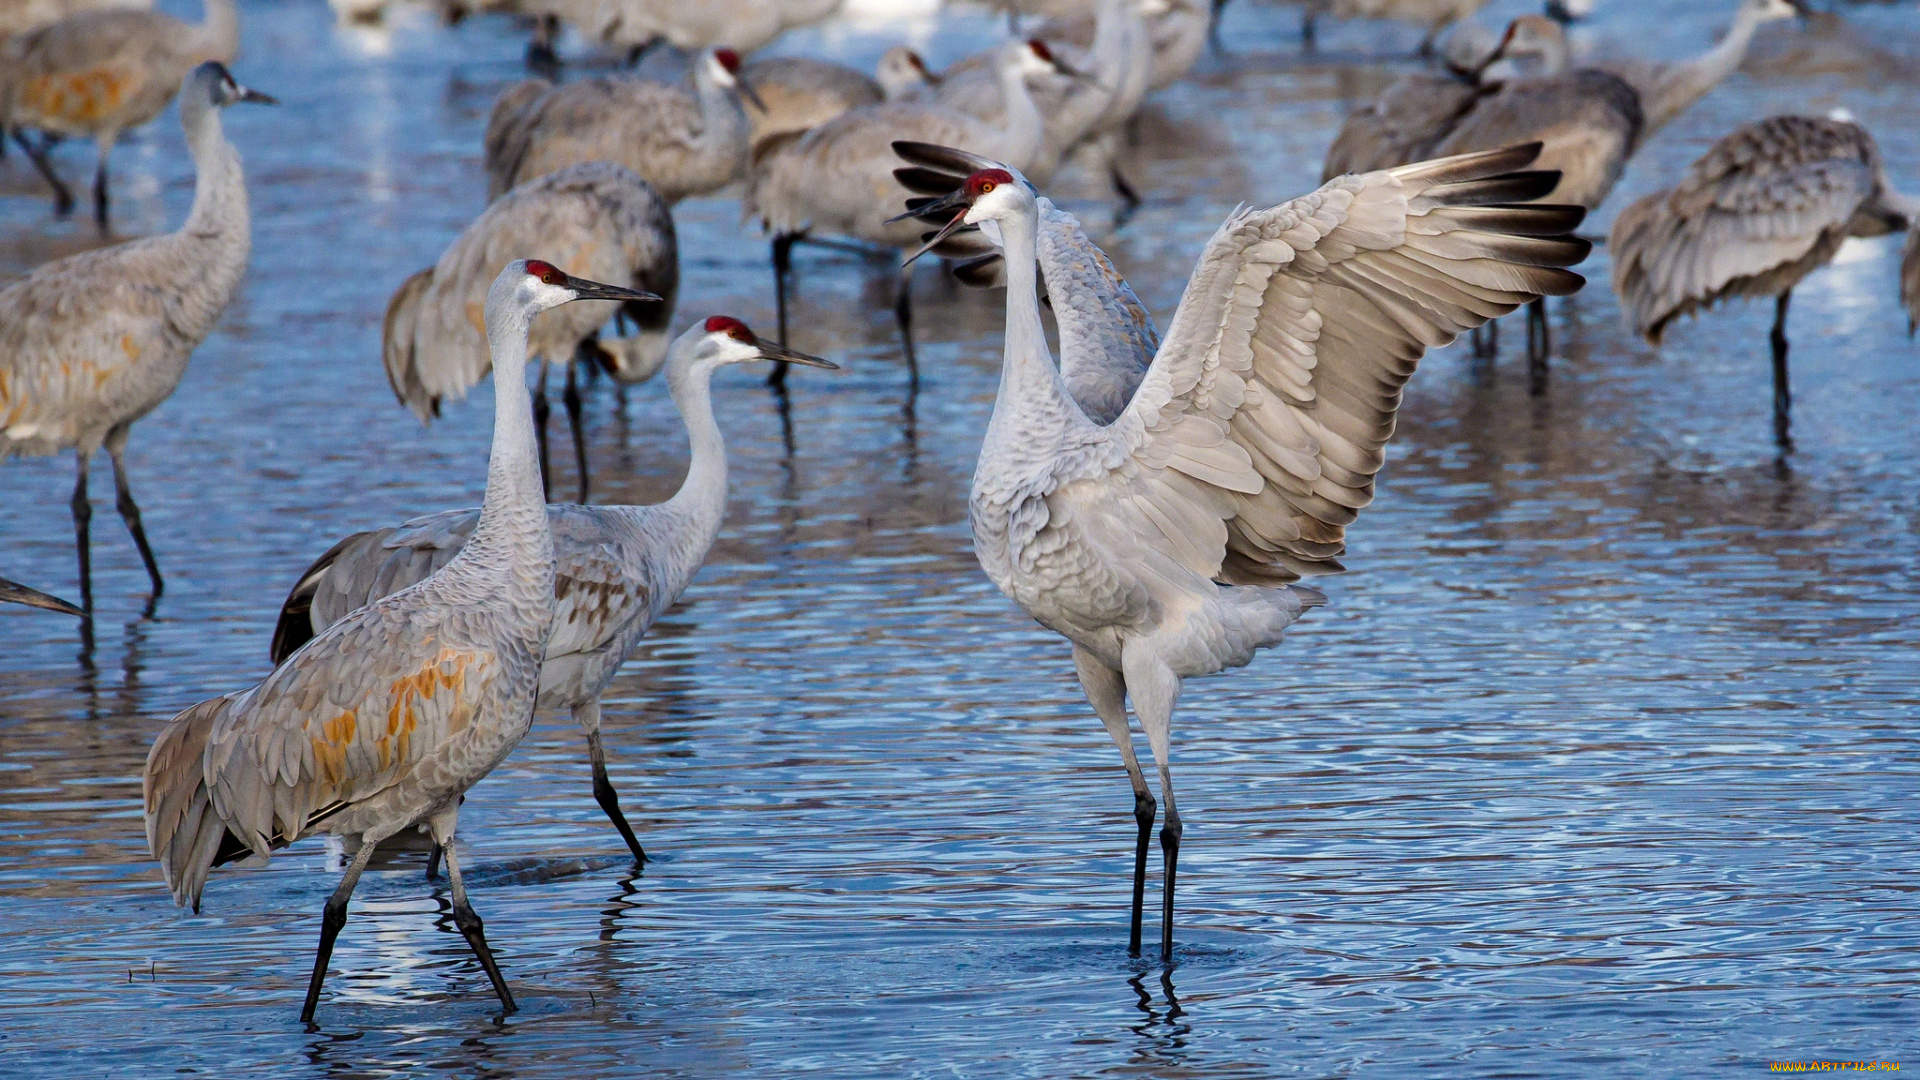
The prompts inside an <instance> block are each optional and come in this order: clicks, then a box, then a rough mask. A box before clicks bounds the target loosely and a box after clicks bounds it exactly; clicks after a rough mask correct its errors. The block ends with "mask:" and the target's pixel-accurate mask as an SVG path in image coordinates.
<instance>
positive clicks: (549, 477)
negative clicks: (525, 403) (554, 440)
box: [533, 356, 553, 499]
mask: <svg viewBox="0 0 1920 1080" xmlns="http://www.w3.org/2000/svg"><path fill="white" fill-rule="evenodd" d="M551 415H553V407H552V406H550V405H548V404H547V358H546V357H544V356H542V357H541V358H540V370H539V373H538V374H536V375H535V376H534V377H533V439H534V442H536V443H538V444H539V446H540V493H541V495H542V496H544V497H546V498H549V499H550V498H552V495H553V469H552V468H550V467H549V466H548V464H547V417H549V416H551Z"/></svg>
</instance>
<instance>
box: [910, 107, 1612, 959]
mask: <svg viewBox="0 0 1920 1080" xmlns="http://www.w3.org/2000/svg"><path fill="white" fill-rule="evenodd" d="M1539 152H1540V147H1539V145H1538V144H1533V145H1528V146H1521V147H1513V148H1508V149H1505V150H1498V151H1491V152H1486V153H1480V154H1470V155H1463V156H1459V157H1454V158H1449V159H1443V160H1439V161H1431V162H1423V163H1419V164H1414V165H1408V166H1403V167H1400V168H1397V169H1392V170H1387V171H1384V172H1373V173H1365V174H1361V175H1354V176H1344V177H1340V178H1338V179H1336V180H1333V181H1331V182H1330V183H1328V184H1326V185H1324V186H1323V187H1321V188H1320V189H1319V190H1318V191H1316V192H1314V193H1312V194H1310V195H1307V196H1304V197H1302V198H1300V199H1296V200H1293V201H1292V202H1288V203H1282V204H1280V205H1277V206H1272V207H1268V208H1265V209H1260V210H1246V211H1241V212H1239V213H1236V214H1235V215H1234V216H1233V217H1232V218H1230V219H1228V221H1227V222H1226V223H1225V224H1224V225H1222V226H1221V227H1220V229H1219V231H1218V232H1216V233H1215V234H1214V237H1213V239H1212V240H1211V241H1210V242H1209V243H1208V245H1207V249H1206V251H1205V252H1204V253H1203V254H1202V256H1201V258H1200V263H1199V266H1198V268H1197V269H1196V270H1195V272H1194V275H1193V278H1192V279H1191V281H1189V283H1188V285H1187V290H1186V294H1185V296H1184V298H1183V299H1182V301H1181V305H1180V309H1179V311H1178V312H1177V313H1176V314H1175V316H1174V319H1173V323H1172V325H1171V327H1170V328H1169V330H1168V332H1167V336H1166V337H1165V339H1163V340H1162V342H1161V344H1160V348H1159V351H1158V352H1157V353H1156V354H1155V356H1154V360H1153V363H1152V366H1151V368H1150V369H1149V370H1148V371H1147V373H1146V376H1145V378H1144V379H1143V380H1142V381H1141V383H1140V385H1139V388H1138V389H1137V390H1136V391H1135V392H1134V394H1133V397H1132V399H1131V400H1130V401H1129V403H1128V404H1127V407H1126V409H1125V410H1124V411H1122V412H1121V413H1120V415H1119V416H1117V417H1115V418H1114V419H1113V421H1112V422H1111V423H1108V424H1100V423H1097V422H1096V421H1095V420H1093V419H1092V418H1091V417H1090V416H1089V415H1088V412H1087V410H1085V409H1084V408H1083V407H1082V406H1081V405H1080V404H1079V403H1078V402H1077V401H1076V400H1075V399H1074V397H1073V394H1072V391H1071V389H1070V388H1069V387H1068V385H1067V384H1066V382H1065V379H1064V375H1063V373H1062V371H1061V369H1060V368H1059V367H1057V366H1056V365H1055V364H1054V362H1053V358H1052V356H1051V355H1050V352H1049V350H1048V347H1047V339H1046V331H1045V329H1044V327H1043V326H1042V323H1041V318H1040V305H1039V302H1038V297H1037V293H1036V280H1035V265H1036V258H1037V232H1038V227H1039V213H1038V204H1037V201H1036V199H1035V197H1034V194H1033V192H1032V189H1031V188H1030V187H1029V186H1028V185H1026V184H1025V183H1023V182H1021V181H1020V180H1019V179H1018V178H1017V177H1015V176H1014V175H1013V174H1012V173H1011V172H1010V171H1008V170H1001V169H988V170H983V171H980V172H976V173H974V174H973V175H972V176H970V177H969V178H968V180H967V182H966V185H965V187H964V188H962V189H961V190H960V191H959V192H956V193H955V194H953V195H951V196H948V197H947V198H945V199H942V200H939V201H936V202H934V203H931V204H927V205H923V206H919V207H917V208H916V209H917V211H918V212H920V213H922V214H927V215H938V214H951V215H952V217H951V219H950V221H949V222H948V224H947V225H946V226H945V227H944V228H943V231H946V230H957V229H959V228H962V227H964V226H965V225H974V224H979V223H982V222H988V221H991V222H994V223H995V225H996V227H997V228H998V230H999V232H1000V234H1001V242H1002V244H1003V245H1004V252H1005V255H1004V258H1005V273H1006V277H1007V331H1006V333H1007V341H1006V356H1005V360H1004V366H1003V368H1002V372H1001V379H1000V389H999V394H998V397H997V398H996V400H995V404H994V411H993V416H992V419H991V420H990V421H989V423H988V428H987V436H986V443H985V445H984V447H983V448H982V450H981V455H980V462H979V465H978V466H977V468H976V470H975V472H974V483H973V494H972V500H971V518H972V522H973V535H974V548H975V552H976V554H977V555H978V557H979V559H980V563H981V566H982V567H983V568H984V569H985V570H986V572H987V576H988V577H989V578H991V579H992V580H993V582H994V583H995V584H996V585H998V586H999V587H1000V589H1001V591H1003V592H1004V593H1006V594H1007V595H1008V596H1009V597H1010V598H1012V599H1013V600H1014V601H1015V602H1016V603H1018V604H1019V605H1020V606H1021V608H1023V609H1024V610H1025V611H1026V612H1027V613H1028V614H1029V615H1032V616H1033V617H1034V618H1035V619H1037V620H1038V621H1039V622H1040V623H1041V624H1042V625H1044V626H1047V627H1048V628H1050V629H1052V630H1054V631H1055V632H1056V633H1059V634H1061V635H1062V636H1064V637H1066V638H1068V639H1069V640H1070V641H1071V642H1072V643H1073V646H1074V666H1075V669H1076V671H1077V672H1078V674H1079V676H1080V680H1081V685H1082V687H1083V688H1084V689H1085V690H1086V692H1087V697H1088V700H1089V701H1090V702H1091V703H1092V704H1093V706H1094V711H1095V712H1096V713H1097V714H1098V715H1099V716H1100V719H1101V720H1102V722H1103V723H1104V724H1105V726H1106V728H1107V731H1108V733H1109V734H1110V735H1111V736H1112V738H1113V740H1114V742H1115V743H1116V744H1117V745H1118V747H1119V749H1120V752H1121V757H1122V760H1123V761H1124V763H1125V764H1126V767H1127V773H1128V777H1129V779H1130V780H1131V782H1132V784H1133V790H1134V810H1135V818H1136V821H1137V823H1138V826H1139V834H1138V840H1137V845H1136V849H1135V877H1134V908H1133V916H1134V917H1133V935H1132V943H1133V947H1134V949H1135V950H1136V951H1137V949H1138V946H1139V942H1140V926H1141V908H1142V899H1141V898H1142V895H1143V891H1144V882H1145V872H1146V854H1147V843H1148V839H1149V836H1150V833H1151V829H1152V824H1153V819H1154V816H1155V811H1156V807H1155V802H1154V798H1153V794H1152V791H1151V789H1150V788H1149V787H1148V785H1147V782H1146V778H1145V776H1144V774H1143V773H1142V772H1141V769H1140V766H1139V763H1138V761H1137V760H1136V758H1135V756H1134V753H1133V745H1132V735H1131V732H1130V730H1129V727H1128V721H1127V713H1126V704H1127V701H1128V699H1129V698H1130V699H1131V700H1132V703H1133V709H1134V712H1135V714H1136V715H1137V716H1138V718H1139V721H1140V726H1141V727H1142V729H1144V731H1145V733H1146V735H1147V739H1148V742H1149V745H1150V746H1151V747H1152V750H1153V756H1154V760H1155V763H1156V764H1157V765H1158V767H1159V774H1160V776H1159V779H1160V792H1161V798H1162V799H1164V800H1165V802H1166V804H1167V805H1166V824H1165V827H1164V828H1163V829H1162V830H1161V833H1160V840H1161V847H1162V851H1163V854H1164V872H1165V883H1164V885H1165V893H1164V896H1163V908H1162V916H1163V918H1162V924H1161V955H1162V957H1163V958H1166V959H1171V957H1172V952H1173V925H1172V919H1173V897H1174V881H1175V875H1176V872H1177V863H1178V854H1179V847H1180V837H1181V831H1182V828H1181V823H1180V816H1179V812H1178V810H1177V809H1176V808H1175V805H1174V800H1173V785H1172V778H1171V775H1170V772H1169V753H1170V735H1171V727H1172V716H1173V707H1174V703H1175V702H1176V700H1177V699H1178V697H1179V695H1180V691H1181V688H1182V685H1183V683H1184V681H1185V680H1186V679H1188V678H1192V677H1197V676H1203V675H1211V674H1216V673H1218V672H1221V671H1224V670H1227V669H1229V668H1234V667H1239V666H1241V665H1244V664H1246V663H1248V662H1249V661H1251V660H1252V658H1253V656H1254V653H1255V652H1256V651H1257V650H1259V649H1263V648H1267V647H1269V646H1272V645H1274V644H1277V643H1278V641H1279V639H1280V635H1281V632H1282V631H1283V630H1285V629H1286V627H1288V626H1290V625H1291V624H1292V623H1293V622H1294V621H1295V620H1297V619H1298V618H1299V617H1300V615H1301V614H1302V613H1303V612H1304V611H1305V610H1306V609H1308V608H1310V607H1313V606H1316V605H1317V604H1319V603H1321V602H1322V600H1323V597H1322V596H1321V594H1320V593H1318V592H1316V591H1314V590H1311V589H1307V588H1304V587H1302V586H1299V585H1297V584H1294V583H1295V582H1297V581H1298V580H1299V579H1300V578H1301V577H1304V576H1308V575H1314V574H1325V573H1332V572H1335V571H1338V570H1339V569H1341V566H1340V564H1339V562H1338V556H1339V555H1340V554H1341V553H1342V551H1343V550H1344V537H1345V531H1346V527H1347V526H1348V525H1349V524H1351V523H1352V522H1353V520H1354V519H1355V517H1356V516H1357V515H1358V511H1359V510H1360V509H1361V508H1362V507H1364V506H1366V504H1367V503H1368V501H1369V500H1370V499H1371V497H1372V494H1373V481H1374V476H1375V474H1376V473H1378V471H1379V469H1380V467H1381V464H1382V462H1383V460H1384V455H1383V449H1384V446H1385V443H1386V441H1387V439H1388V438H1389V437H1390V436H1391V434H1392V432H1393V424H1394V415H1395V412H1396V411H1397V408H1398V406H1399V402H1400V395H1401V391H1402V388H1403V387H1404V385H1405V383H1406V381H1407V379H1408V378H1410V377H1411V376H1412V374H1413V371H1414V367H1415V365H1416V364H1417V363H1418V361H1419V358H1420V357H1421V355H1422V354H1423V353H1424V352H1425V351H1426V350H1427V349H1429V348H1433V347H1436V346H1439V345H1443V344H1446V343H1447V342H1449V341H1451V340H1453V338H1454V337H1455V336H1457V335H1458V334H1460V333H1461V332H1463V331H1465V330H1467V329H1469V328H1470V327H1472V326H1474V325H1477V324H1479V323H1481V322H1484V321H1485V320H1486V319H1488V318H1492V317H1495V316H1498V315H1501V314H1504V313H1506V312H1509V311H1512V310H1513V309H1514V308H1515V307H1517V306H1519V305H1521V304H1523V303H1526V302H1529V301H1530V300H1532V299H1533V298H1534V297H1536V296H1539V295H1544V294H1566V293H1570V292H1573V291H1574V290H1576V289H1578V288H1579V287H1580V285H1581V284H1582V283H1583V282H1582V279H1581V278H1580V277H1579V275H1577V274H1574V273H1571V272H1570V271H1568V270H1566V269H1564V268H1565V267H1567V266H1569V265H1572V264H1573V263H1577V262H1579V261H1580V260H1581V259H1582V258H1584V257H1585V256H1586V254H1587V251H1588V247H1589V245H1588V244H1587V243H1586V242H1585V241H1582V240H1578V239H1576V238H1574V237H1573V236H1571V235H1570V232H1571V230H1572V229H1573V227H1574V226H1575V225H1576V224H1577V223H1578V222H1579V220H1580V219H1581V217H1582V216H1583V213H1584V211H1582V210H1581V209H1580V208H1579V207H1569V206H1553V205H1520V204H1521V203H1522V202H1524V201H1525V200H1529V199H1534V198H1537V197H1539V196H1541V195H1543V194H1545V193H1546V192H1547V191H1548V190H1550V189H1551V188H1552V187H1553V186H1554V185H1555V184H1556V183H1557V182H1558V181H1559V177H1557V176H1555V175H1554V174H1552V173H1550V172H1549V173H1543V172H1522V171H1516V170H1522V169H1524V168H1525V167H1526V166H1527V165H1528V164H1529V163H1530V162H1531V161H1532V160H1533V159H1534V158H1535V157H1536V156H1537V155H1538V154H1539ZM936 239H937V237H936ZM1067 325H1069V324H1063V325H1062V327H1061V330H1062V333H1063V334H1064V333H1065V332H1066V327H1067Z"/></svg>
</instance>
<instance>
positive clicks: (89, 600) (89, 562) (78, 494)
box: [67, 450, 93, 620]
mask: <svg viewBox="0 0 1920 1080" xmlns="http://www.w3.org/2000/svg"><path fill="white" fill-rule="evenodd" d="M76 453H78V455H79V458H80V474H79V476H78V477H77V478H76V479H75V480H74V482H73V499H72V501H71V502H69V503H68V504H67V505H68V506H69V507H71V508H72V510H73V546H74V548H75V550H77V551H78V552H79V553H80V608H81V610H83V611H85V612H86V613H87V618H88V619H89V620H91V619H92V618H93V543H92V540H91V538H90V537H89V536H88V528H87V527H88V524H89V523H90V522H92V521H93V503H91V502H90V501H88V499H87V457H88V455H87V452H86V451H84V450H80V451H76Z"/></svg>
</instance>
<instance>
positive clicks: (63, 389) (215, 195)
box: [0, 62, 273, 611]
mask: <svg viewBox="0 0 1920 1080" xmlns="http://www.w3.org/2000/svg"><path fill="white" fill-rule="evenodd" d="M272 100H273V99H272V98H270V97H267V96H266V95H265V94H261V93H259V92H257V91H254V90H249V89H247V88H245V87H243V86H240V85H239V84H237V83H235V82H234V81H233V76H232V75H230V74H228V73H227V69H226V68H225V67H224V66H223V65H221V64H219V63H216V62H209V63H206V64H202V65H201V66H200V67H198V68H196V69H194V71H193V72H192V74H190V75H188V76H187V81H186V85H185V86H184V87H183V88H182V89H181V98H180V125H181V126H182V127H183V128H185V129H186V132H187V146H188V148H189V149H190V150H191V151H192V153H193V163H194V172H195V180H194V190H193V208H192V209H191V210H190V211H188V213H187V220H186V221H185V222H184V223H183V224H182V225H181V226H180V228H179V229H178V230H177V231H175V232H171V233H168V234H166V235H164V236H152V237H147V238H146V239H143V240H133V241H130V242H128V243H124V244H118V245H115V246H113V247H109V248H102V249H100V250H98V251H89V252H84V253H82V254H79V255H74V256H71V257H69V258H65V259H61V260H59V261H57V262H51V263H48V264H47V265H45V266H42V267H40V268H39V269H37V270H35V271H34V272H33V273H32V274H31V275H29V276H28V277H27V279H26V280H25V281H20V282H16V283H14V284H13V285H10V286H8V287H7V288H6V289H5V290H0V460H5V459H6V458H8V457H10V456H12V455H14V454H51V453H57V452H58V451H61V450H65V449H69V448H71V449H72V450H73V451H74V454H75V456H76V457H77V458H78V459H79V471H80V475H79V478H78V480H77V481H76V482H75V483H74V488H73V500H72V502H71V504H70V506H71V508H72V510H73V529H74V546H75V547H76V548H77V549H78V552H79V556H80V603H81V606H83V607H85V608H86V609H87V610H88V611H92V610H93V570H92V548H91V543H90V540H89V522H91V520H92V518H93V507H92V504H91V502H90V501H89V500H88V497H87V470H88V463H89V462H90V461H91V460H92V459H93V455H94V452H95V451H97V450H99V449H100V448H101V447H102V446H104V447H106V450H107V453H108V455H109V456H111V457H112V459H113V481H114V488H115V490H116V493H117V498H116V500H115V506H116V508H118V509H119V511H120V516H121V518H123V519H124V520H125V521H126V523H127V530H128V531H129V532H131V533H132V534H133V542H134V544H135V546H137V547H138V548H139V549H140V559H141V561H142V562H143V563H145V564H146V568H147V576H148V577H149V578H150V579H151V580H152V582H153V597H154V599H156V600H157V599H158V598H159V596H160V592H161V589H162V588H163V587H164V584H163V582H162V581H161V578H160V566H159V563H158V562H156V561H155V559H154V557H153V549H152V548H151V547H150V546H148V544H147V534H146V530H145V528H143V527H142V525H141V523H140V507H139V506H138V505H136V504H135V503H134V501H133V489H132V487H131V486H130V484H129V483H128V481H127V464H126V458H125V453H126V448H127V436H128V433H129V432H130V431H131V430H132V427H133V423H134V421H136V420H139V419H140V418H141V417H143V416H145V415H147V414H148V413H150V412H152V411H153V410H154V409H156V408H158V407H159V405H160V403H161V402H163V401H165V400H167V398H168V397H170V396H172V394H173V391H174V388H175V387H177V386H179V385H180V378H181V376H182V375H184V374H186V370H187V357H188V356H190V355H192V353H193V350H194V349H196V348H198V347H199V345H200V343H201V342H202V341H204V340H206V337H207V335H208V334H210V333H212V332H213V326H214V323H215V322H217V321H219V318H220V314H221V312H223V311H225V310H226V308H227V304H228V303H230V302H231V301H232V300H233V297H234V294H235V293H236V292H238V291H239V288H240V279H241V277H242V276H244V275H245V274H246V270H247V255H248V252H249V251H250V250H251V248H252V243H253V238H252V230H251V224H250V219H249V217H248V213H247V183H246V178H245V177H244V176H243V175H242V174H241V171H240V155H238V154H237V153H235V152H234V149H233V146H232V144H230V143H228V142H227V140H226V136H225V135H224V134H223V133H222V131H221V128H220V109H222V108H224V107H226V106H228V105H231V104H233V103H234V102H237V101H262V102H271V101H272Z"/></svg>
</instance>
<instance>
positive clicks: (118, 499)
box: [107, 425, 167, 600]
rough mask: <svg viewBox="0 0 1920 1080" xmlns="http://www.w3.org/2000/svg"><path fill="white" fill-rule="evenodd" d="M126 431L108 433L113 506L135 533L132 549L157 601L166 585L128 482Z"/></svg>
mask: <svg viewBox="0 0 1920 1080" xmlns="http://www.w3.org/2000/svg"><path fill="white" fill-rule="evenodd" d="M127 431H128V428H127V427H126V425H121V426H120V427H117V428H114V429H113V430H112V431H109V432H108V433H107V454H108V456H109V457H111V458H112V459H113V490H114V501H113V506H114V509H116V510H118V511H120V518H121V520H123V521H125V522H126V523H127V531H128V532H130V533H132V534H133V546H134V547H137V548H139V549H140V561H141V562H143V563H145V564H146V566H147V578H148V580H150V581H152V582H153V599H155V600H158V599H160V594H161V593H162V592H164V591H165V590H166V587H167V586H166V582H164V581H162V580H161V579H160V563H159V562H158V561H157V560H156V559H154V557H153V548H152V546H151V545H149V544H148V543H147V530H146V529H144V528H142V527H141V525H140V507H139V506H138V505H136V504H135V503H134V501H133V487H132V485H131V484H129V483H128V482H127V462H126V452H127Z"/></svg>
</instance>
